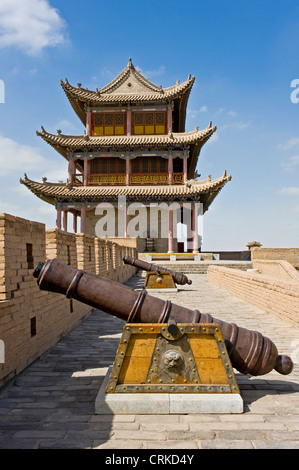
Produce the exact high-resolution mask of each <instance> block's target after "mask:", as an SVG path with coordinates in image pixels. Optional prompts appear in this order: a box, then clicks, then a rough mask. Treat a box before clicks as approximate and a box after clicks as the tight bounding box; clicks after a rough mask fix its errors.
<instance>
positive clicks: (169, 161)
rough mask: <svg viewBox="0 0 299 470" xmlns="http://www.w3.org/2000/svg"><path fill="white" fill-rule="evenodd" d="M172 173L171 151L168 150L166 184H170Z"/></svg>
mask: <svg viewBox="0 0 299 470" xmlns="http://www.w3.org/2000/svg"><path fill="white" fill-rule="evenodd" d="M172 174H173V160H172V153H171V152H169V155H168V184H172Z"/></svg>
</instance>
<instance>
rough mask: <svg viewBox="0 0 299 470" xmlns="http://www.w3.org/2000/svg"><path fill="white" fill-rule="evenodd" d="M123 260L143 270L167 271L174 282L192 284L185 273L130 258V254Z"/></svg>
mask: <svg viewBox="0 0 299 470" xmlns="http://www.w3.org/2000/svg"><path fill="white" fill-rule="evenodd" d="M123 262H124V263H125V264H130V265H131V266H135V267H136V268H140V269H143V270H144V271H154V272H156V273H158V274H159V273H161V272H166V273H169V274H170V275H171V276H172V277H173V280H174V282H175V283H176V284H180V285H182V286H183V285H185V284H189V285H191V284H192V281H191V279H188V277H187V276H185V274H182V273H179V272H175V271H172V270H170V269H166V268H163V267H162V266H157V265H156V264H152V263H147V262H146V261H142V260H140V259H138V258H132V257H131V256H124V258H123Z"/></svg>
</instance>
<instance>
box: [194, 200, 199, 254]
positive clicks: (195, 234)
mask: <svg viewBox="0 0 299 470" xmlns="http://www.w3.org/2000/svg"><path fill="white" fill-rule="evenodd" d="M192 219H193V253H199V249H198V248H199V247H198V210H197V204H196V203H195V202H194V203H193V205H192Z"/></svg>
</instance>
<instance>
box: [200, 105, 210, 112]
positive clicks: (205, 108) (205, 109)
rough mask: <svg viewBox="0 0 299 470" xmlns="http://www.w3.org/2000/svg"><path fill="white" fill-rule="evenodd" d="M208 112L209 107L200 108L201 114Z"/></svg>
mask: <svg viewBox="0 0 299 470" xmlns="http://www.w3.org/2000/svg"><path fill="white" fill-rule="evenodd" d="M207 111H208V107H207V106H205V105H204V106H202V107H201V108H199V112H200V113H206V112H207Z"/></svg>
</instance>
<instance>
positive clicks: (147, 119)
mask: <svg viewBox="0 0 299 470" xmlns="http://www.w3.org/2000/svg"><path fill="white" fill-rule="evenodd" d="M145 124H154V113H145Z"/></svg>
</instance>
